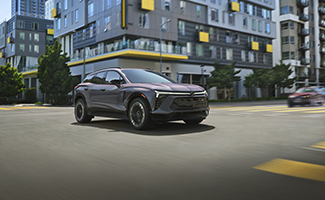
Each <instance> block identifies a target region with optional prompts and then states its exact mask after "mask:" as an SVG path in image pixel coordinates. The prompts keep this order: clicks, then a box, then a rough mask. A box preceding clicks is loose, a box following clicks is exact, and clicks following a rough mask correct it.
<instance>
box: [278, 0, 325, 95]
mask: <svg viewBox="0 0 325 200" xmlns="http://www.w3.org/2000/svg"><path fill="white" fill-rule="evenodd" d="M276 3H277V5H276V9H275V10H274V12H273V20H274V21H276V23H277V27H280V28H279V29H278V30H277V39H276V40H274V43H273V47H274V48H275V49H279V50H280V51H277V52H274V54H273V62H274V63H278V62H279V60H280V59H282V60H284V63H286V64H288V63H289V64H291V66H292V69H293V70H294V73H293V74H292V75H291V77H292V78H293V77H296V80H297V81H296V84H295V85H294V87H293V88H292V89H286V91H285V92H287V93H290V92H293V91H294V90H296V89H297V88H299V87H304V86H318V85H324V84H325V43H324V41H325V1H322V0H280V1H277V2H276Z"/></svg>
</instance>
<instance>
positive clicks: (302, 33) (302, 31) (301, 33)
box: [298, 28, 309, 36]
mask: <svg viewBox="0 0 325 200" xmlns="http://www.w3.org/2000/svg"><path fill="white" fill-rule="evenodd" d="M298 35H300V36H308V35H309V29H305V28H302V29H300V30H299V31H298Z"/></svg>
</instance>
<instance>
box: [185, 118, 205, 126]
mask: <svg viewBox="0 0 325 200" xmlns="http://www.w3.org/2000/svg"><path fill="white" fill-rule="evenodd" d="M202 121H203V119H187V120H184V122H185V123H186V124H187V125H196V124H199V123H201V122H202Z"/></svg>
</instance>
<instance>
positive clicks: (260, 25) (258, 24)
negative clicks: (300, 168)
mask: <svg viewBox="0 0 325 200" xmlns="http://www.w3.org/2000/svg"><path fill="white" fill-rule="evenodd" d="M257 26H258V31H259V32H262V21H260V20H258V22H257Z"/></svg>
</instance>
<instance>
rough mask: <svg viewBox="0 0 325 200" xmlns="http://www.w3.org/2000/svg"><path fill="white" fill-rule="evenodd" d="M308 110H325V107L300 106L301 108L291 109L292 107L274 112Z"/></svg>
mask: <svg viewBox="0 0 325 200" xmlns="http://www.w3.org/2000/svg"><path fill="white" fill-rule="evenodd" d="M306 110H317V111H319V110H325V108H317V107H315V108H300V109H290V108H287V109H285V110H282V111H274V112H303V111H306Z"/></svg>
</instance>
